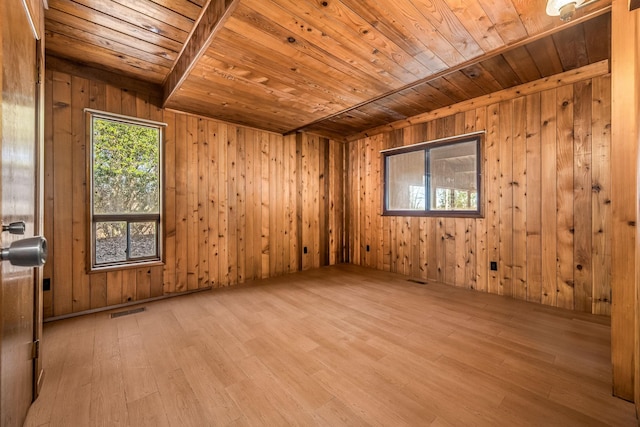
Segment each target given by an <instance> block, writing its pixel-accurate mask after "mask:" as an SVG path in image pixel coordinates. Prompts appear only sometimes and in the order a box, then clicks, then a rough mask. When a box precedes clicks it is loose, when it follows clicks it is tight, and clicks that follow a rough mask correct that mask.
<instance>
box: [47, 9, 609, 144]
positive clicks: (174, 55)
mask: <svg viewBox="0 0 640 427" xmlns="http://www.w3.org/2000/svg"><path fill="white" fill-rule="evenodd" d="M545 4H546V2H545V0H534V1H530V2H523V1H517V0H474V1H462V0H376V1H361V0H313V1H306V2H299V1H295V0H272V1H264V0H50V1H49V10H48V11H47V12H46V37H47V44H46V47H47V53H48V55H49V57H50V58H52V60H53V58H54V57H57V58H61V59H66V60H69V61H72V62H74V63H78V64H81V65H85V66H90V67H92V68H94V69H100V70H108V71H113V72H116V73H118V74H121V75H123V76H126V77H127V78H130V79H137V80H143V81H146V82H148V83H152V84H154V85H157V87H160V86H162V91H164V92H161V91H160V90H159V91H158V93H157V97H158V98H162V99H163V101H164V104H165V105H166V107H168V108H172V109H176V110H180V111H185V112H191V113H196V114H199V115H204V116H209V117H214V118H217V119H221V120H225V121H229V122H232V123H237V124H241V125H246V126H250V127H256V128H260V129H264V130H269V131H275V132H278V133H292V132H295V131H301V130H304V131H310V132H315V133H318V134H321V135H325V136H328V137H333V138H340V139H344V138H345V137H348V136H350V135H354V134H357V133H359V132H363V131H365V130H367V129H370V128H373V127H377V126H380V125H383V124H386V123H390V122H394V121H398V120H403V119H406V118H408V117H411V116H413V115H416V114H421V113H425V112H428V111H431V110H433V109H437V108H441V107H443V106H447V105H451V104H453V103H456V102H460V101H464V100H468V99H471V98H474V97H477V96H480V95H483V94H486V93H491V92H495V91H498V90H502V89H505V88H509V87H513V86H516V85H519V84H522V83H527V82H530V81H534V80H536V79H539V78H541V77H546V76H550V75H553V74H556V73H559V72H563V71H568V70H571V69H575V68H578V67H580V66H583V65H587V64H591V63H594V62H598V61H601V60H603V59H609V57H610V26H611V23H610V22H611V21H610V14H609V13H608V12H609V10H610V6H611V1H610V0H600V1H598V2H596V3H594V4H593V5H591V6H588V7H585V8H583V9H581V10H579V11H578V13H577V14H576V16H575V18H574V20H573V21H571V22H569V23H563V22H562V21H560V20H559V19H557V18H552V17H549V16H547V15H546V14H545Z"/></svg>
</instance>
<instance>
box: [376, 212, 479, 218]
mask: <svg viewBox="0 0 640 427" xmlns="http://www.w3.org/2000/svg"><path fill="white" fill-rule="evenodd" d="M382 216H419V217H428V218H434V217H437V218H484V215H483V214H482V212H477V211H471V212H465V211H384V212H382Z"/></svg>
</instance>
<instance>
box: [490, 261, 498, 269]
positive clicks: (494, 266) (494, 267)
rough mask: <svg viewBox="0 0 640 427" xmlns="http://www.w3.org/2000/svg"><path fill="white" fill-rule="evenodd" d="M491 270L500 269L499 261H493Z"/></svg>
mask: <svg viewBox="0 0 640 427" xmlns="http://www.w3.org/2000/svg"><path fill="white" fill-rule="evenodd" d="M491 271H498V262H497V261H491Z"/></svg>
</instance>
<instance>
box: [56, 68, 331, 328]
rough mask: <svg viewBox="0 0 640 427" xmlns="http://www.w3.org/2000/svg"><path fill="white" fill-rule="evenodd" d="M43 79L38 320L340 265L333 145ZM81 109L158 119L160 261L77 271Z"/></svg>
mask: <svg viewBox="0 0 640 427" xmlns="http://www.w3.org/2000/svg"><path fill="white" fill-rule="evenodd" d="M52 62H53V61H52ZM46 79H47V80H46V113H45V118H46V123H45V182H46V184H45V199H46V200H45V236H46V237H47V239H48V240H49V246H50V262H48V263H47V265H46V267H45V272H44V277H45V278H48V279H50V289H51V290H50V291H45V297H44V313H45V317H53V316H61V315H66V314H69V313H77V312H82V311H85V310H90V309H97V308H102V307H105V306H111V305H117V304H122V303H126V302H131V301H138V300H144V299H146V298H151V297H156V296H161V295H166V294H174V293H180V292H184V291H190V290H196V289H200V288H206V287H209V286H212V287H219V286H227V285H235V284H238V283H243V282H245V281H247V280H252V279H259V278H267V277H272V276H276V275H281V274H285V273H290V272H294V271H297V270H299V269H308V268H315V267H320V266H322V265H328V264H334V263H339V262H342V261H343V259H344V255H343V250H342V248H343V246H344V245H343V242H344V229H343V226H342V224H343V222H344V221H343V207H342V200H343V198H342V194H343V189H342V187H343V157H344V145H343V144H342V143H338V142H334V141H330V140H328V139H325V138H321V137H317V136H314V135H306V134H301V135H292V136H287V137H283V136H282V135H277V134H273V133H268V132H264V131H259V130H255V129H250V128H245V127H241V126H235V125H231V124H227V123H223V122H219V121H214V120H210V119H205V118H202V117H197V116H193V115H188V114H182V113H177V112H173V111H170V110H163V109H161V108H159V107H157V106H156V105H158V103H157V101H155V100H154V99H153V98H150V97H149V96H148V95H145V94H144V93H142V92H140V93H136V92H135V91H133V90H128V89H123V88H121V87H118V86H114V85H111V84H107V83H103V82H101V81H99V80H96V79H92V78H90V77H89V78H87V76H85V77H80V76H76V75H72V74H70V73H68V72H64V71H60V70H54V69H51V68H50V67H49V68H47V73H46ZM85 108H92V109H97V110H102V111H107V112H112V113H118V114H125V115H129V116H134V117H139V118H145V119H151V120H157V121H161V122H165V123H167V127H166V129H165V144H164V212H163V218H164V225H165V233H164V242H163V244H164V257H165V263H164V265H163V266H156V267H142V268H133V269H121V270H114V271H109V272H101V273H91V274H87V272H86V255H85V254H86V250H87V229H88V227H87V224H86V214H87V212H86V209H87V205H86V182H87V181H86V180H87V176H86V141H85V113H84V111H83V110H84V109H85ZM305 247H306V248H307V252H306V253H303V252H304V251H303V249H304V248H305Z"/></svg>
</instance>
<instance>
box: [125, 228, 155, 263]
mask: <svg viewBox="0 0 640 427" xmlns="http://www.w3.org/2000/svg"><path fill="white" fill-rule="evenodd" d="M129 227H130V233H131V237H130V238H131V248H130V249H129V250H130V256H131V258H143V257H155V256H156V255H157V251H156V241H157V239H156V230H157V228H156V222H155V221H153V222H132V223H131V224H129Z"/></svg>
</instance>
